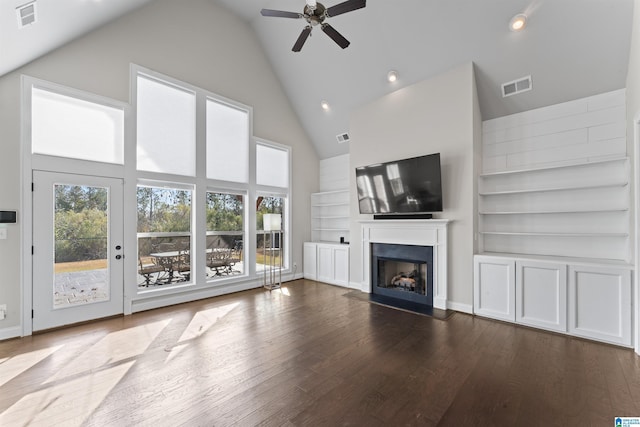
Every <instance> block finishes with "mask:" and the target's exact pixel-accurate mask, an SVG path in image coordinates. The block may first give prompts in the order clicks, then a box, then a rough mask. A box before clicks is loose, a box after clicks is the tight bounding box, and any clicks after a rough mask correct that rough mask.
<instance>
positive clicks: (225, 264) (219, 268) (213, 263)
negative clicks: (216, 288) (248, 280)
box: [207, 248, 230, 277]
mask: <svg viewBox="0 0 640 427" xmlns="http://www.w3.org/2000/svg"><path fill="white" fill-rule="evenodd" d="M229 255H230V250H229V249H223V248H214V249H213V250H212V251H211V253H209V254H208V256H207V267H209V268H210V269H211V270H213V277H216V276H222V275H223V274H228V273H229Z"/></svg>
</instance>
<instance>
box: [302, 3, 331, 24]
mask: <svg viewBox="0 0 640 427" xmlns="http://www.w3.org/2000/svg"><path fill="white" fill-rule="evenodd" d="M326 12H327V9H326V8H325V7H324V5H323V4H322V3H316V7H315V9H312V8H311V7H309V5H306V6H305V7H304V19H306V20H307V22H308V23H309V24H310V25H318V24H322V23H323V22H324V20H325V18H326V17H327V14H326Z"/></svg>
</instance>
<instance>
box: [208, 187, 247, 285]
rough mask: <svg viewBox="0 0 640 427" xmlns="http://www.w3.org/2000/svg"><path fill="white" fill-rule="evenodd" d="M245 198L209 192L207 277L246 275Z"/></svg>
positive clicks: (238, 195) (237, 195) (239, 195)
mask: <svg viewBox="0 0 640 427" xmlns="http://www.w3.org/2000/svg"><path fill="white" fill-rule="evenodd" d="M244 199H245V197H244V195H242V194H231V193H219V192H212V191H208V192H207V276H208V277H210V278H213V279H218V278H223V277H228V276H234V275H242V274H244V263H243V260H244Z"/></svg>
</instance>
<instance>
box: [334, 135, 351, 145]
mask: <svg viewBox="0 0 640 427" xmlns="http://www.w3.org/2000/svg"><path fill="white" fill-rule="evenodd" d="M336 139H337V140H338V144H342V143H343V142H349V134H348V133H341V134H340V135H337V136H336Z"/></svg>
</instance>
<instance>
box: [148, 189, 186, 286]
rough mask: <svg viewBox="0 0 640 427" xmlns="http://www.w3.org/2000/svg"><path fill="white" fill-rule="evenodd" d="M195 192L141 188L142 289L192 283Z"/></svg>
mask: <svg viewBox="0 0 640 427" xmlns="http://www.w3.org/2000/svg"><path fill="white" fill-rule="evenodd" d="M191 193H192V191H191V190H189V189H181V188H165V187H153V186H143V185H139V186H138V190H137V210H138V267H139V269H138V285H139V286H147V287H148V286H149V285H160V284H167V285H171V284H176V283H180V282H188V281H190V280H191V275H190V273H191V257H190V253H191ZM151 270H157V271H154V272H151Z"/></svg>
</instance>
